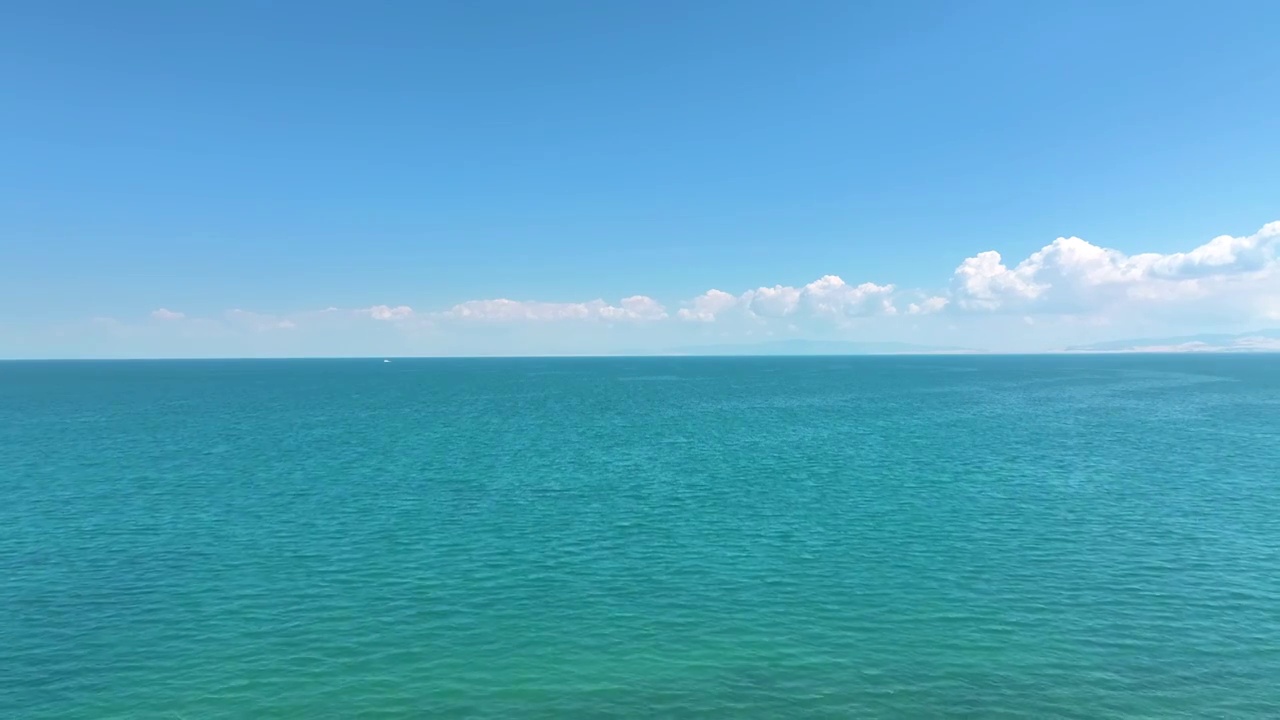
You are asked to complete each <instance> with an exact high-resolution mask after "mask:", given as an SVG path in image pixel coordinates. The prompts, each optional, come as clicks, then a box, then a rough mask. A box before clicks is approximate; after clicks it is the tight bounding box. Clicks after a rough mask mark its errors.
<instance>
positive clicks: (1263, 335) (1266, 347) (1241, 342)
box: [1066, 330, 1280, 352]
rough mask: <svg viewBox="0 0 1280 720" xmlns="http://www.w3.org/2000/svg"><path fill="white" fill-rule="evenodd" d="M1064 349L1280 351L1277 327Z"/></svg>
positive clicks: (1075, 350) (1114, 342)
mask: <svg viewBox="0 0 1280 720" xmlns="http://www.w3.org/2000/svg"><path fill="white" fill-rule="evenodd" d="M1066 352H1280V330H1258V331H1256V332H1248V333H1239V334H1236V335H1184V336H1181V337H1167V338H1146V339H1141V340H1113V341H1111V342H1102V343H1093V344H1091V345H1076V346H1074V347H1069V348H1066Z"/></svg>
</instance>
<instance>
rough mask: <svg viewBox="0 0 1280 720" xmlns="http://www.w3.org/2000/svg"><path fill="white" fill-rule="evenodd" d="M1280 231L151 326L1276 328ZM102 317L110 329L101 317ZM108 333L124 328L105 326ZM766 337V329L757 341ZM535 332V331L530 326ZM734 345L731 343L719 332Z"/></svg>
mask: <svg viewBox="0 0 1280 720" xmlns="http://www.w3.org/2000/svg"><path fill="white" fill-rule="evenodd" d="M1278 248H1280V221H1276V222H1271V223H1268V224H1266V225H1264V226H1263V227H1262V228H1260V229H1259V230H1258V231H1257V232H1254V233H1252V234H1249V235H1242V236H1232V235H1221V236H1218V237H1215V238H1212V239H1210V240H1209V241H1208V242H1205V243H1204V244H1202V245H1200V246H1198V247H1195V248H1192V249H1190V250H1187V251H1184V252H1174V253H1169V254H1160V253H1141V254H1136V255H1128V254H1126V253H1124V252H1122V251H1120V250H1116V249H1112V248H1106V247H1101V246H1098V245H1094V244H1092V243H1090V242H1088V241H1087V240H1083V239H1081V238H1078V237H1061V238H1058V239H1056V240H1054V241H1053V242H1051V243H1049V244H1048V245H1045V246H1044V247H1042V248H1041V249H1040V250H1038V251H1036V252H1034V253H1032V254H1031V255H1029V256H1028V257H1026V258H1024V259H1022V260H1021V261H1019V262H1017V263H1016V264H1010V263H1007V262H1006V261H1005V260H1004V258H1003V257H1002V256H1001V255H1000V253H999V252H997V251H995V250H987V251H984V252H979V253H977V254H975V255H973V256H971V257H968V258H965V259H964V260H962V261H961V262H960V263H959V265H958V266H957V267H956V269H955V271H954V272H953V274H952V275H951V277H950V278H949V280H948V281H946V282H943V283H939V286H938V287H937V288H933V289H928V288H900V287H898V286H896V285H895V284H893V283H883V284H881V283H877V282H874V281H863V282H859V283H856V284H855V283H852V282H848V281H846V280H844V279H843V278H842V277H841V276H839V275H835V274H828V275H823V276H821V277H819V278H817V279H815V280H813V281H812V282H810V283H808V284H805V285H802V286H790V285H781V284H779V285H774V286H771V287H758V288H754V289H746V290H738V291H734V292H730V291H726V290H722V289H719V288H711V289H708V290H707V291H706V292H704V293H702V294H700V295H698V296H696V297H692V298H687V299H684V300H682V301H677V302H676V303H674V304H672V305H671V306H668V305H665V304H664V303H662V302H660V301H659V300H657V299H655V298H653V297H650V296H647V295H632V296H628V297H625V298H623V299H621V300H618V301H616V302H607V301H605V300H603V299H594V300H587V301H581V302H551V301H539V300H513V299H508V298H493V299H479V300H468V301H465V302H461V303H457V304H455V305H453V306H452V307H448V308H444V309H439V310H422V309H417V308H414V307H412V306H410V305H407V304H400V305H374V306H372V307H366V308H354V309H341V308H332V307H330V308H326V309H324V310H319V311H314V312H302V313H263V312H254V311H247V310H241V309H235V310H229V311H227V312H225V313H223V314H222V316H221V317H205V318H202V317H195V316H192V315H189V314H186V313H184V312H182V311H180V310H175V309H172V308H168V307H159V308H157V309H155V310H153V311H151V313H150V318H151V319H150V322H151V323H154V324H157V325H162V326H165V327H168V328H182V327H184V326H185V327H186V329H187V330H188V332H190V330H191V329H192V328H203V329H204V330H206V331H217V332H219V333H223V334H226V333H234V332H248V333H255V334H261V333H269V332H290V331H297V330H300V329H304V328H308V327H312V328H321V327H323V328H329V329H333V328H335V327H337V326H338V325H341V324H342V323H346V324H348V325H350V324H351V323H358V322H360V321H361V320H363V321H372V322H374V323H375V324H382V325H385V326H388V327H395V328H399V329H400V330H402V331H405V332H410V333H417V334H418V335H419V336H421V335H422V334H423V333H424V332H428V331H437V332H438V331H441V330H446V329H449V328H454V329H457V328H462V327H466V326H484V327H489V328H495V327H524V328H544V329H545V328H546V327H547V326H548V325H552V324H554V325H563V324H565V323H579V324H581V323H596V324H605V325H610V326H628V327H633V328H634V327H639V326H659V325H669V326H700V327H719V328H725V329H726V332H729V330H731V329H733V328H737V329H745V330H744V334H745V335H748V336H755V337H762V336H766V335H771V334H772V332H771V331H769V330H768V329H769V328H778V329H783V330H785V331H786V332H789V333H790V334H791V335H793V336H795V335H797V334H805V333H806V332H818V331H819V330H827V331H831V330H835V331H841V330H843V331H851V330H856V329H857V328H858V327H863V326H864V325H860V323H866V322H870V321H880V322H881V323H882V324H880V325H878V326H877V327H878V328H880V329H882V330H883V328H885V327H886V325H884V324H883V323H885V322H889V323H892V322H897V323H904V322H918V321H920V320H922V319H925V318H933V319H935V320H938V321H944V322H947V323H950V327H953V328H954V327H955V326H956V325H955V324H956V323H960V322H964V321H965V319H972V318H977V317H986V318H988V319H989V321H997V322H1006V323H1009V322H1012V324H1011V325H1010V327H1023V326H1027V325H1034V324H1036V323H1037V322H1039V321H1043V320H1045V319H1051V318H1058V319H1065V320H1067V321H1071V322H1076V323H1078V324H1085V325H1089V324H1092V325H1106V324H1110V323H1111V322H1112V321H1114V320H1115V319H1116V318H1125V319H1127V320H1130V321H1133V322H1142V321H1145V320H1153V321H1154V320H1161V321H1165V322H1172V323H1174V324H1175V325H1176V324H1177V323H1178V322H1182V321H1186V320H1187V319H1200V320H1203V321H1205V322H1209V323H1212V322H1215V321H1221V322H1226V321H1231V322H1234V323H1247V322H1254V323H1264V324H1265V323H1267V322H1271V321H1276V320H1280V272H1278V268H1280V257H1278V255H1280V253H1278V252H1277V249H1278ZM100 320H102V319H100ZM100 324H102V325H104V326H106V327H111V328H115V329H116V330H117V331H119V330H120V329H121V328H125V327H128V326H129V324H128V323H127V322H123V321H119V320H109V321H108V322H105V323H100ZM760 328H765V329H766V332H763V333H756V332H755V330H756V329H760ZM535 331H536V330H535ZM723 337H725V338H726V339H728V338H730V337H731V336H730V335H727V334H726V335H724V336H723Z"/></svg>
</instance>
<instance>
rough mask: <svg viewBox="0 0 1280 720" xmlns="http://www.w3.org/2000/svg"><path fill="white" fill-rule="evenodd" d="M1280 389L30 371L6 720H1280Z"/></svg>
mask: <svg viewBox="0 0 1280 720" xmlns="http://www.w3.org/2000/svg"><path fill="white" fill-rule="evenodd" d="M1277 468H1280V357H1278V356H1270V357H1265V356H1203V357H1175V356H1116V357H1110V356H1093V357H1038V358H1032V357H1022V358H1018V357H935V358H925V357H918V358H904V357H894V358H884V357H881V358H772V359H763V358H760V359H696V358H688V359H555V360H420V361H412V360H403V361H401V360H397V361H395V362H393V363H390V364H386V363H382V362H381V361H362V360H342V361H326V360H311V361H232V362H214V361H208V362H205V361H199V362H101V363H92V362H86V363H7V364H0V490H2V491H3V500H2V501H0V717H6V718H9V717H15V718H53V717H58V718H105V717H131V718H132V717H139V718H146V717H154V718H175V717H178V718H185V719H186V720H192V719H194V718H218V717H226V718H250V717H252V718H270V717H279V718H328V717H333V718H345V717H356V716H360V717H366V716H367V717H387V718H393V717H433V718H453V717H458V718H462V717H474V718H609V717H671V718H680V717H699V718H707V717H723V718H790V717H805V718H820V717H830V718H842V717H885V718H931V717H944V716H946V717H954V716H972V717H984V718H988V717H989V718H999V717H1008V718H1014V717H1026V718H1052V717H1064V718H1066V717H1070V718H1100V717H1124V718H1130V717H1132V718H1137V717H1145V718H1175V717H1187V718H1206V717H1230V718H1262V717H1278V716H1280V471H1278V470H1277Z"/></svg>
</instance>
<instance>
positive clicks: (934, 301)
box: [907, 295, 951, 315]
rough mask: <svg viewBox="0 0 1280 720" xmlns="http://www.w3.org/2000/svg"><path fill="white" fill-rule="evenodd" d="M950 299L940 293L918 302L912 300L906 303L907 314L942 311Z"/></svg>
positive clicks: (925, 313)
mask: <svg viewBox="0 0 1280 720" xmlns="http://www.w3.org/2000/svg"><path fill="white" fill-rule="evenodd" d="M950 302H951V301H950V300H948V299H947V298H945V297H942V296H941V295H934V296H933V297H928V298H925V299H923V300H921V301H920V302H913V303H910V304H908V305H907V314H909V315H931V314H933V313H936V312H942V311H943V310H945V309H946V307H947V305H948V304H950Z"/></svg>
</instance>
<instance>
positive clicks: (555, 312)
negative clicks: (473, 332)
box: [443, 295, 667, 322]
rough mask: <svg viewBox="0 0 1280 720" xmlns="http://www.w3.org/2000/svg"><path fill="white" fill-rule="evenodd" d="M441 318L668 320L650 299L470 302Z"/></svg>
mask: <svg viewBox="0 0 1280 720" xmlns="http://www.w3.org/2000/svg"><path fill="white" fill-rule="evenodd" d="M443 315H445V316H446V317H450V318H453V319H456V320H476V321H487V322H516V321H533V322H549V321H555V320H605V321H626V322H644V321H653V320H662V319H664V318H666V317H667V311H666V309H665V308H663V307H662V305H661V304H660V303H659V302H658V301H657V300H654V299H653V298H651V297H647V296H645V295H632V296H631V297H628V298H625V299H623V300H622V301H621V302H620V303H619V304H618V305H610V304H609V303H606V302H605V301H604V300H591V301H589V302H580V303H554V302H534V301H524V300H508V299H506V298H498V299H496V300H469V301H467V302H464V303H459V304H457V305H454V306H453V307H452V308H450V309H449V310H447V311H445V312H444V313H443Z"/></svg>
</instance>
